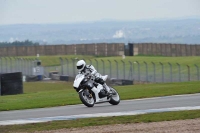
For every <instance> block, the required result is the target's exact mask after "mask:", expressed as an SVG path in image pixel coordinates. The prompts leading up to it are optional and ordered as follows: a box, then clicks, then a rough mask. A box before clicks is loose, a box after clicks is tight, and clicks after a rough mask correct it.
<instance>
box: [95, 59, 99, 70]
mask: <svg viewBox="0 0 200 133" xmlns="http://www.w3.org/2000/svg"><path fill="white" fill-rule="evenodd" d="M94 60H95V61H96V65H97V71H99V64H98V61H97V60H96V59H94Z"/></svg>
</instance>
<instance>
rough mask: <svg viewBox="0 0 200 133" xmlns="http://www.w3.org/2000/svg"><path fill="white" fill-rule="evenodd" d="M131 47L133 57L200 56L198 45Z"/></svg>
mask: <svg viewBox="0 0 200 133" xmlns="http://www.w3.org/2000/svg"><path fill="white" fill-rule="evenodd" d="M129 45H133V46H132V49H131V50H133V53H134V54H133V55H162V56H200V45H198V44H192V45H189V44H167V43H129ZM129 47H130V46H129ZM136 49H137V51H136Z"/></svg>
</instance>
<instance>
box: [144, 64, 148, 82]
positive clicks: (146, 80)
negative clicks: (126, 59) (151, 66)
mask: <svg viewBox="0 0 200 133" xmlns="http://www.w3.org/2000/svg"><path fill="white" fill-rule="evenodd" d="M144 64H145V67H146V82H148V80H149V79H148V65H147V63H146V62H145V61H144Z"/></svg>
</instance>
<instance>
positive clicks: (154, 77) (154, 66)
mask: <svg viewBox="0 0 200 133" xmlns="http://www.w3.org/2000/svg"><path fill="white" fill-rule="evenodd" d="M151 63H152V64H153V82H156V65H155V63H154V62H151Z"/></svg>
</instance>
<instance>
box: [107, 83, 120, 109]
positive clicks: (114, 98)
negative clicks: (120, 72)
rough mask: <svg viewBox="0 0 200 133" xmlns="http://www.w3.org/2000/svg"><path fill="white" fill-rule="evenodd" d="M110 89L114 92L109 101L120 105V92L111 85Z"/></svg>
mask: <svg viewBox="0 0 200 133" xmlns="http://www.w3.org/2000/svg"><path fill="white" fill-rule="evenodd" d="M110 90H111V91H112V93H113V94H112V96H111V98H110V101H109V103H110V104H112V105H118V104H119V103H120V97H119V94H118V92H117V91H116V90H115V89H114V88H112V87H110Z"/></svg>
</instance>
